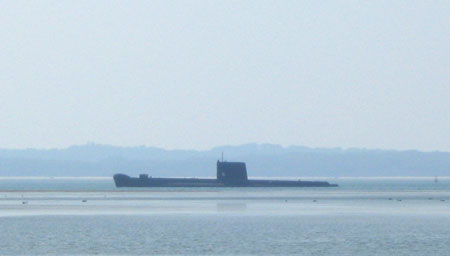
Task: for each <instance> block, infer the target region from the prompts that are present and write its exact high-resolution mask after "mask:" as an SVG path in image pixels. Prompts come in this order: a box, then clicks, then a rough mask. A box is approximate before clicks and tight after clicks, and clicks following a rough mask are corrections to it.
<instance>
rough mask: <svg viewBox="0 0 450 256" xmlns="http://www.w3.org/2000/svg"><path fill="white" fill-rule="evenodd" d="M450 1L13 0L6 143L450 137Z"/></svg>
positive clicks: (445, 143) (4, 48)
mask: <svg viewBox="0 0 450 256" xmlns="http://www.w3.org/2000/svg"><path fill="white" fill-rule="evenodd" d="M449 13H450V1H411V0H408V1H280V0H276V1H262V0H258V1H167V0H163V1H111V0H108V1H98V0H96V1H60V0H57V1H16V0H14V1H13V0H11V1H1V2H0V101H1V102H0V148H25V147H34V148H53V147H58V148H60V147H66V146H69V145H72V144H84V143H86V142H96V143H104V144H114V145H127V146H132V145H148V146H159V147H164V148H185V149H206V148H210V147H213V146H217V145H223V144H242V143H248V142H258V143H262V142H268V143H276V144H282V145H294V144H295V145H305V146H311V147H366V148H383V149H419V150H445V151H450V46H449V45H450V15H449Z"/></svg>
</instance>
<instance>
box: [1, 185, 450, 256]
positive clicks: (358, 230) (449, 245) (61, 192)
mask: <svg viewBox="0 0 450 256" xmlns="http://www.w3.org/2000/svg"><path fill="white" fill-rule="evenodd" d="M326 180H328V181H330V182H333V183H338V184H339V185H340V187H337V188H229V189H224V188H220V189H215V188H203V189H192V188H189V189H182V188H177V189H173V188H158V189H116V188H115V187H114V184H113V182H112V179H110V178H0V230H1V232H0V255H63V254H64V255H174V254H176V255H225V254H237V255H289V254H291V255H450V242H449V241H450V240H449V237H450V178H445V177H440V178H439V179H438V182H437V183H436V182H434V178H432V177H430V178H372V179H367V178H366V179H363V178H341V179H335V178H334V179H332V178H327V179H326Z"/></svg>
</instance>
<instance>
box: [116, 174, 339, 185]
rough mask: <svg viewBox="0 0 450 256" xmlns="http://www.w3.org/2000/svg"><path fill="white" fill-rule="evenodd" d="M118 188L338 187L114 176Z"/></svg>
mask: <svg viewBox="0 0 450 256" xmlns="http://www.w3.org/2000/svg"><path fill="white" fill-rule="evenodd" d="M114 182H115V184H116V187H337V185H336V184H330V183H328V182H326V181H289V180H247V181H246V182H240V183H237V184H232V183H228V184H225V183H222V182H220V181H218V180H217V179H196V178H151V177H150V178H148V177H139V178H133V177H130V176H128V175H125V174H116V175H114Z"/></svg>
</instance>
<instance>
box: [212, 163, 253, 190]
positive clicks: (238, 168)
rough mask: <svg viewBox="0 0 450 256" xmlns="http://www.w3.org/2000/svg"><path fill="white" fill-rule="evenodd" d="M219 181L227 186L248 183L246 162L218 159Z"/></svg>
mask: <svg viewBox="0 0 450 256" xmlns="http://www.w3.org/2000/svg"><path fill="white" fill-rule="evenodd" d="M217 181H218V182H220V183H223V184H224V185H225V186H245V185H247V184H248V176H247V167H246V166H245V163H243V162H223V161H222V162H221V161H217Z"/></svg>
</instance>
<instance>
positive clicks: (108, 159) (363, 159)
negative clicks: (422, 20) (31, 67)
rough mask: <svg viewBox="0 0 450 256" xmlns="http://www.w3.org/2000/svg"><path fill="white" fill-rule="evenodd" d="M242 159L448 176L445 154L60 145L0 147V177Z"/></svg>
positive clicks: (261, 165)
mask: <svg viewBox="0 0 450 256" xmlns="http://www.w3.org/2000/svg"><path fill="white" fill-rule="evenodd" d="M222 152H224V155H225V160H228V161H245V162H246V163H247V169H248V172H249V175H250V176H296V177H300V176H337V177H339V176H450V152H420V151H414V150H410V151H395V150H370V149H356V148H355V149H341V148H308V147H303V146H290V147H282V146H279V145H273V144H246V145H240V146H221V147H216V148H213V149H211V150H207V151H195V150H164V149H161V148H156V147H144V146H139V147H116V146H109V145H98V144H87V145H81V146H72V147H69V148H65V149H50V150H42V149H21V150H13V149H0V176H111V175H113V174H114V173H118V172H121V173H126V174H130V175H137V174H139V173H149V174H150V175H152V176H214V175H215V163H216V161H217V160H218V159H219V158H220V156H221V153H222Z"/></svg>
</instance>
